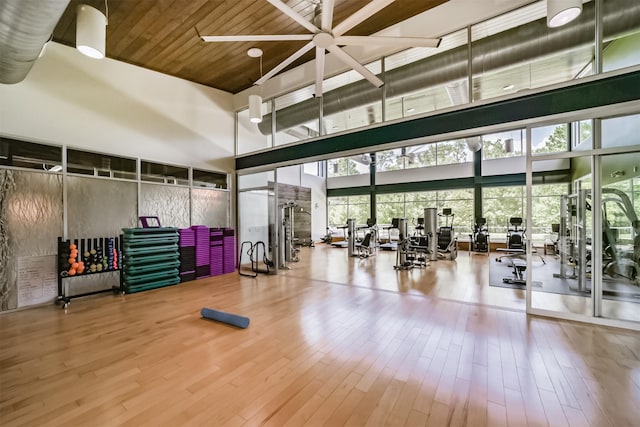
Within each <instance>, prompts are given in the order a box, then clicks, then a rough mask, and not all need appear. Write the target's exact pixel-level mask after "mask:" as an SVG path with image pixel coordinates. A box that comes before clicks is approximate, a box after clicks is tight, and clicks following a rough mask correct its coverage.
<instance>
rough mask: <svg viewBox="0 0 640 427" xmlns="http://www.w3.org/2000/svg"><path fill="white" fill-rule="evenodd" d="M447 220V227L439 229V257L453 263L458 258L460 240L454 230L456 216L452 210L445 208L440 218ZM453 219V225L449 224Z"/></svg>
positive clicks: (439, 215)
mask: <svg viewBox="0 0 640 427" xmlns="http://www.w3.org/2000/svg"><path fill="white" fill-rule="evenodd" d="M443 217H444V219H445V225H441V226H440V227H439V228H438V257H440V258H441V259H446V260H449V261H453V260H454V259H456V258H457V257H458V238H457V237H456V235H455V229H454V228H453V220H454V218H455V214H454V213H452V211H451V209H450V208H443V209H442V213H441V214H438V218H443ZM449 218H451V224H449Z"/></svg>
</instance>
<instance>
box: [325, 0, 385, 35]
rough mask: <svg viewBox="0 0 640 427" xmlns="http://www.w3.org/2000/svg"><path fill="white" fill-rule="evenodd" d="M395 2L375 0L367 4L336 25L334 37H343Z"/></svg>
mask: <svg viewBox="0 0 640 427" xmlns="http://www.w3.org/2000/svg"><path fill="white" fill-rule="evenodd" d="M393 2H394V0H373V1H372V2H371V3H369V4H367V5H366V6H365V7H363V8H362V9H360V10H358V11H357V12H356V13H354V14H353V15H351V16H350V17H348V18H347V19H345V20H344V21H342V22H341V23H339V24H338V25H336V26H335V28H334V29H333V31H332V33H333V36H334V37H338V36H341V35H343V34H344V33H346V32H347V31H349V30H350V29H352V28H353V27H355V26H356V25H358V24H359V23H361V22H362V21H364V20H366V19H367V18H369V17H370V16H372V15H374V14H375V13H377V12H379V11H380V10H382V9H384V8H385V7H387V6H388V5H390V4H391V3H393Z"/></svg>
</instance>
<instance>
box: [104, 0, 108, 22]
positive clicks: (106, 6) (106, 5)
mask: <svg viewBox="0 0 640 427" xmlns="http://www.w3.org/2000/svg"><path fill="white" fill-rule="evenodd" d="M104 17H105V18H106V20H107V25H109V5H108V4H107V0H104Z"/></svg>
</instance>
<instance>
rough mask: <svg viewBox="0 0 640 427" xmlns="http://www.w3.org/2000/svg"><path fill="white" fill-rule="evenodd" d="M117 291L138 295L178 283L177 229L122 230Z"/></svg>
mask: <svg viewBox="0 0 640 427" xmlns="http://www.w3.org/2000/svg"><path fill="white" fill-rule="evenodd" d="M122 231H123V233H124V234H123V238H122V239H123V240H122V241H123V246H122V248H123V257H122V263H123V265H122V269H121V274H120V289H121V291H122V292H123V293H128V294H129V293H134V292H141V291H146V290H150V289H155V288H160V287H163V286H171V285H177V284H178V283H180V277H179V271H178V267H179V266H180V260H179V252H178V240H179V237H178V229H177V228H173V227H155V228H124V229H122Z"/></svg>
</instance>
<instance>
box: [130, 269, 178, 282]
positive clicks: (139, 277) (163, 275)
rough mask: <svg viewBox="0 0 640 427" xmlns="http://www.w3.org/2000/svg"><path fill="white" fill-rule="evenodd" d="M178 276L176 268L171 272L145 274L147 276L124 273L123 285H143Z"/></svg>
mask: <svg viewBox="0 0 640 427" xmlns="http://www.w3.org/2000/svg"><path fill="white" fill-rule="evenodd" d="M178 274H179V272H178V269H177V268H174V269H172V270H165V271H156V272H153V273H147V274H136V275H129V274H126V273H125V275H124V283H125V285H139V284H144V283H148V282H153V281H154V280H159V279H166V278H167V277H171V276H178Z"/></svg>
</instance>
